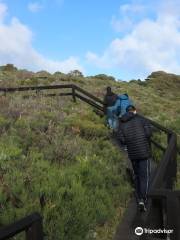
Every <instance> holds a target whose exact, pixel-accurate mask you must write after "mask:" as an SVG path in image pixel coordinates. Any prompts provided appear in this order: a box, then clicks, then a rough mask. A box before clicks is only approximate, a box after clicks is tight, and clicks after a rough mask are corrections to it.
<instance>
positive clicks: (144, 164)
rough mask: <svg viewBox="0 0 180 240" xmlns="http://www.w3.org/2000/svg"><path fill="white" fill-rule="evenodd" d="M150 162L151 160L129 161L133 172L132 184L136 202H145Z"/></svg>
mask: <svg viewBox="0 0 180 240" xmlns="http://www.w3.org/2000/svg"><path fill="white" fill-rule="evenodd" d="M150 161H151V159H145V160H131V162H132V167H133V171H134V181H135V182H134V183H135V190H136V198H137V201H139V200H144V201H147V193H148V190H149V183H150V168H151V165H150Z"/></svg>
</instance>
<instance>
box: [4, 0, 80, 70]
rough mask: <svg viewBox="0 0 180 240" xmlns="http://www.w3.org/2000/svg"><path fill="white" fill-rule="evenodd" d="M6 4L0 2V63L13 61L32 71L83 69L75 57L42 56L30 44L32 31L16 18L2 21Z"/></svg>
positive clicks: (5, 11) (18, 65) (16, 64)
mask: <svg viewBox="0 0 180 240" xmlns="http://www.w3.org/2000/svg"><path fill="white" fill-rule="evenodd" d="M6 13H7V6H6V5H5V4H1V3H0V20H1V21H0V39H1V44H0V65H3V64H7V63H13V64H14V65H15V66H17V67H20V68H28V69H31V70H34V71H37V70H42V69H44V70H47V71H50V72H55V71H61V72H65V73H66V72H69V71H71V70H74V69H78V70H80V71H83V68H82V67H81V65H80V64H79V63H78V59H77V58H76V57H73V56H71V57H69V58H68V59H65V60H64V61H54V60H51V59H48V58H46V57H44V56H43V55H42V54H40V53H39V52H37V51H36V50H35V49H34V48H33V46H32V36H33V33H32V32H31V31H30V29H29V28H28V27H27V26H26V25H24V24H22V23H21V22H20V21H19V20H18V19H17V18H12V19H11V21H10V23H9V24H6V23H4V17H5V15H6Z"/></svg>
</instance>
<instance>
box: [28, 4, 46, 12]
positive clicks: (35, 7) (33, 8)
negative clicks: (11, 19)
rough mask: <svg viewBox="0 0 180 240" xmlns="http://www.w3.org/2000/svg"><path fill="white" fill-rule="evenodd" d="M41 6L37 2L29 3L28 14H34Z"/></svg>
mask: <svg viewBox="0 0 180 240" xmlns="http://www.w3.org/2000/svg"><path fill="white" fill-rule="evenodd" d="M42 8H43V6H42V5H41V4H40V3H39V2H31V3H29V4H28V9H29V11H30V12H33V13H36V12H39V11H40V10H41V9H42Z"/></svg>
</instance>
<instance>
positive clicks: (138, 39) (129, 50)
mask: <svg viewBox="0 0 180 240" xmlns="http://www.w3.org/2000/svg"><path fill="white" fill-rule="evenodd" d="M166 3H167V1H166ZM168 3H169V5H170V6H171V7H170V6H169V5H168V7H169V9H171V11H168V9H167V7H165V6H164V5H162V6H161V7H160V8H158V12H157V13H156V18H154V19H152V18H150V17H148V18H144V19H141V20H140V21H138V22H136V23H134V25H133V29H131V31H130V32H128V33H125V34H124V35H123V36H122V37H118V38H116V39H114V40H112V42H111V43H110V44H109V46H108V47H107V48H106V49H105V50H104V53H103V54H102V55H98V54H96V53H93V52H90V51H89V52H88V53H87V55H86V57H87V60H88V61H89V62H91V63H92V64H94V65H96V66H97V67H100V68H102V69H103V68H104V69H107V68H109V69H113V68H118V69H119V72H121V71H122V70H123V72H126V73H128V75H129V72H131V74H132V77H136V78H139V77H142V76H143V77H146V76H147V74H149V73H150V72H152V71H157V70H164V71H168V72H174V73H177V74H180V20H179V15H178V14H175V13H178V12H179V11H178V9H177V5H172V4H170V1H168ZM129 9H130V7H129V5H128V6H126V8H125V7H124V9H123V11H124V12H127V11H129ZM162 9H164V10H163V11H162ZM179 10H180V4H179ZM125 16H126V15H125ZM127 17H128V15H127Z"/></svg>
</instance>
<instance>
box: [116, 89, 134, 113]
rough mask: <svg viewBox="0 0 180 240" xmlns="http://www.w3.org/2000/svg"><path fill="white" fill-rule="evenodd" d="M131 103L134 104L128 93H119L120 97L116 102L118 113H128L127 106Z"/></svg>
mask: <svg viewBox="0 0 180 240" xmlns="http://www.w3.org/2000/svg"><path fill="white" fill-rule="evenodd" d="M129 105H134V104H133V101H132V100H131V99H130V98H129V96H128V94H126V93H125V94H121V95H118V99H117V101H116V103H115V106H116V115H117V116H119V117H121V116H122V115H123V114H125V113H126V108H127V107H128V106H129Z"/></svg>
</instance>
